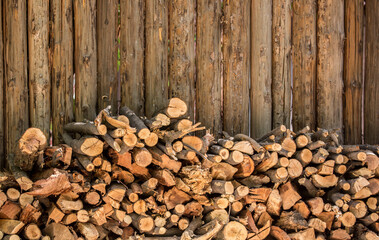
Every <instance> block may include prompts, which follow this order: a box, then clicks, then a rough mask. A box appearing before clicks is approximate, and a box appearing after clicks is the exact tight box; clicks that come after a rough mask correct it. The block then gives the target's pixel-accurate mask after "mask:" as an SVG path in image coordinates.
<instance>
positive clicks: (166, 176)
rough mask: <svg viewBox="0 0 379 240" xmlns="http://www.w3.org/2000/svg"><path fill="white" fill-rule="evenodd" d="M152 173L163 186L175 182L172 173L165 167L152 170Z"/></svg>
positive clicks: (169, 185) (172, 184)
mask: <svg viewBox="0 0 379 240" xmlns="http://www.w3.org/2000/svg"><path fill="white" fill-rule="evenodd" d="M152 175H153V177H154V178H156V179H157V180H158V182H159V183H160V184H162V185H164V186H168V187H171V186H174V185H175V183H176V182H175V177H174V175H173V174H172V173H171V172H170V171H169V170H167V169H161V170H153V171H152Z"/></svg>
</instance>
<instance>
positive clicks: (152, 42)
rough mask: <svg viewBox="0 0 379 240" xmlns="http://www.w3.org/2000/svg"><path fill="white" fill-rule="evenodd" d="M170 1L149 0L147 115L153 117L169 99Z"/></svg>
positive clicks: (146, 31) (146, 35)
mask: <svg viewBox="0 0 379 240" xmlns="http://www.w3.org/2000/svg"><path fill="white" fill-rule="evenodd" d="M167 8H168V1H167V0H162V1H159V2H158V1H147V2H146V14H145V17H146V21H145V24H146V25H145V27H146V29H145V37H146V41H145V42H146V47H145V84H146V86H145V93H146V98H145V115H146V117H147V118H151V117H152V116H153V115H154V113H155V112H156V111H157V110H159V109H163V108H164V107H165V106H166V103H167V100H168V76H167V66H168V65H167V58H168V56H167V55H168V54H167V49H168V36H167V35H168V33H167V31H168V17H167V16H168V14H167V13H168V9H167Z"/></svg>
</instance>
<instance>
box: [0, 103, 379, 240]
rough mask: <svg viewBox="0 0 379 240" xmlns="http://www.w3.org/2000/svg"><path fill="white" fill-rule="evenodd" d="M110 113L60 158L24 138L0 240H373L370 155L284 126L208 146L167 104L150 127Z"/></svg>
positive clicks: (4, 176)
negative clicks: (261, 133) (265, 132)
mask: <svg viewBox="0 0 379 240" xmlns="http://www.w3.org/2000/svg"><path fill="white" fill-rule="evenodd" d="M110 110H111V109H109V108H107V109H104V110H102V111H101V112H100V113H99V115H98V116H97V118H96V119H95V120H94V121H93V122H91V121H86V122H82V123H70V124H67V125H66V126H65V127H64V130H65V133H64V134H63V136H62V137H63V139H64V142H65V144H61V145H59V146H47V145H48V144H47V140H46V137H45V136H44V135H43V133H42V132H41V131H40V130H39V129H35V128H30V129H28V130H27V131H26V132H25V133H24V135H23V137H22V138H21V139H20V141H19V150H20V151H19V152H18V153H16V154H15V158H14V161H11V162H9V168H10V171H11V173H8V172H3V173H0V189H1V190H0V239H1V238H3V239H44V240H47V239H58V240H63V239H64V240H71V239H89V240H92V239H147V240H166V239H173V240H175V239H178V240H179V239H181V240H184V239H198V240H205V239H229V240H232V239H251V240H261V239H277V240H287V239H307V240H308V239H320V240H321V239H332V240H333V239H334V240H340V239H341V240H342V239H378V235H377V234H378V232H379V222H378V218H379V216H378V213H379V196H378V192H379V158H378V154H379V146H373V145H341V144H339V140H338V137H339V136H338V135H337V133H336V132H335V131H327V130H324V129H318V130H317V131H311V130H310V129H309V128H308V127H305V128H304V129H302V130H301V131H299V132H296V133H294V132H292V131H290V130H289V129H287V128H286V127H285V126H283V125H282V126H279V127H278V128H275V129H274V130H272V131H271V132H269V133H267V134H266V135H264V136H262V137H261V138H259V139H255V140H254V139H252V138H250V137H249V136H246V135H244V134H237V135H235V136H229V135H228V134H227V133H226V132H224V133H223V138H220V139H215V138H214V137H213V135H211V134H210V133H209V132H208V131H205V128H204V127H201V126H200V123H196V124H194V123H193V122H191V121H190V120H188V119H187V118H186V117H185V116H186V112H187V106H186V104H185V103H184V102H183V101H181V100H180V99H178V98H173V99H171V100H170V101H169V104H168V106H167V108H166V109H164V110H162V111H160V112H159V113H158V114H157V115H155V117H153V118H152V119H147V118H143V117H142V118H141V117H139V116H137V115H136V114H135V113H134V112H132V111H131V110H130V109H129V108H127V107H123V108H122V109H121V110H120V115H118V116H112V114H111V111H110ZM196 131H198V132H197V133H196V134H191V133H193V132H196ZM199 134H202V135H203V136H201V137H198V135H199Z"/></svg>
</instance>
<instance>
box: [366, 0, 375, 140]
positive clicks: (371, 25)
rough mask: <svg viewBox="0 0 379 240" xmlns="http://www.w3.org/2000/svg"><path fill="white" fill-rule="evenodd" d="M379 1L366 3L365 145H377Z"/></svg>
mask: <svg viewBox="0 0 379 240" xmlns="http://www.w3.org/2000/svg"><path fill="white" fill-rule="evenodd" d="M378 9H379V1H372V0H371V1H366V53H365V54H366V57H365V62H366V65H365V96H364V97H365V99H364V101H365V103H364V126H365V143H371V144H378V143H379V127H378V126H379V108H378V103H379V81H378V76H379V62H378V59H379V42H378V39H379V26H378V23H379V11H378Z"/></svg>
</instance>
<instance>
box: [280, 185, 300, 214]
mask: <svg viewBox="0 0 379 240" xmlns="http://www.w3.org/2000/svg"><path fill="white" fill-rule="evenodd" d="M279 192H280V196H281V197H282V199H283V209H284V210H288V209H290V208H291V207H292V206H293V205H295V203H296V202H297V201H299V200H300V199H301V196H300V195H299V193H298V192H297V191H296V190H295V189H294V188H293V186H292V184H291V182H287V183H286V184H284V185H282V186H281V187H280V188H279Z"/></svg>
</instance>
